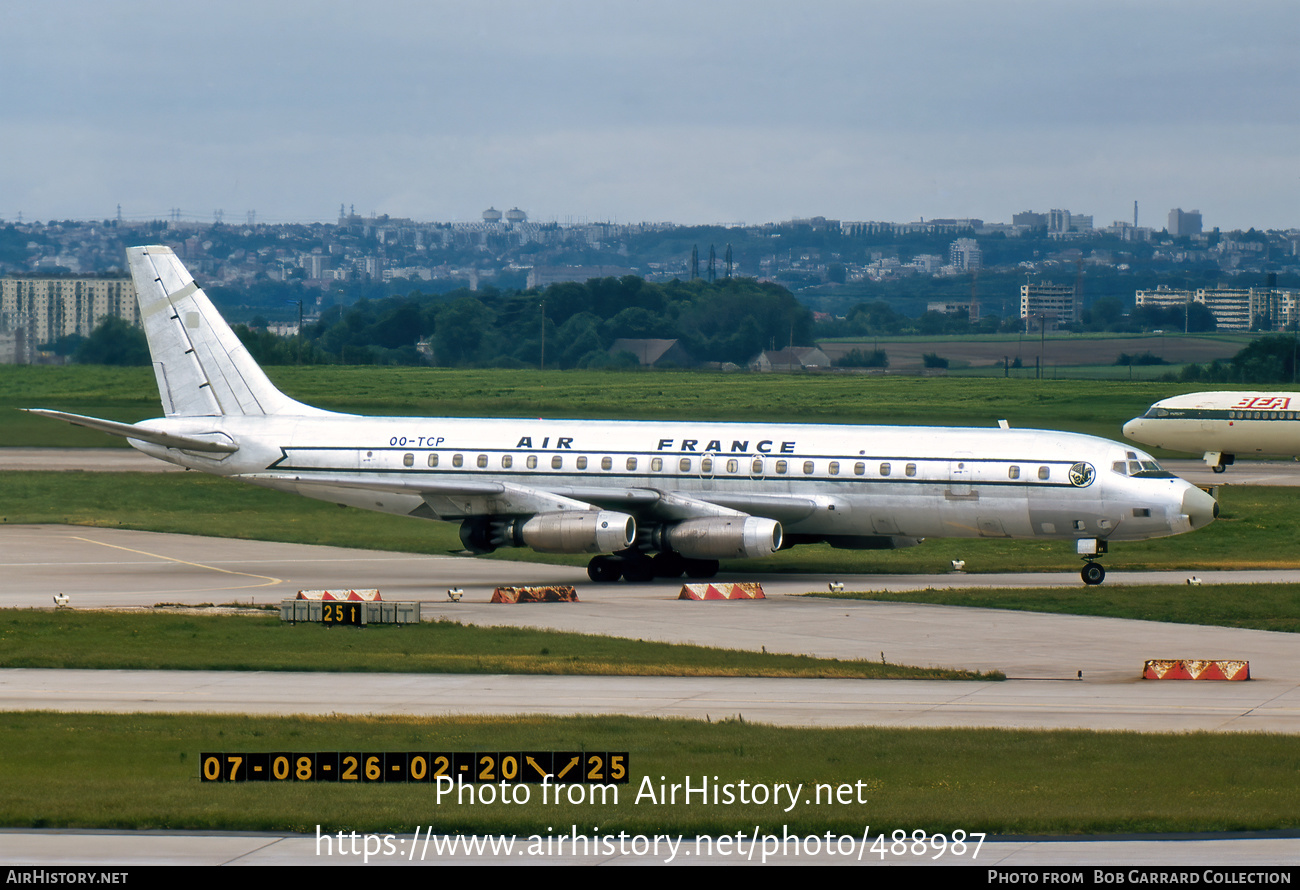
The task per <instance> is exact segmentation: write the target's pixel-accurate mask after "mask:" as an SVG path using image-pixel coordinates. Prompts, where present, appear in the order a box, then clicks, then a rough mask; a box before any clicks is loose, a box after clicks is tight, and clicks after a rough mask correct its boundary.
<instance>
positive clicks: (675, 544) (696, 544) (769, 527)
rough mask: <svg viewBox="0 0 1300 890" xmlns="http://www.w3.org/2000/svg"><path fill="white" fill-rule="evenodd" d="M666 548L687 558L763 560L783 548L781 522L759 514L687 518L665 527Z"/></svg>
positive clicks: (663, 541)
mask: <svg viewBox="0 0 1300 890" xmlns="http://www.w3.org/2000/svg"><path fill="white" fill-rule="evenodd" d="M660 537H661V539H662V541H661V543H662V545H663V549H668V550H673V551H674V552H676V553H680V554H681V555H682V556H685V557H687V558H688V559H760V558H762V557H764V556H771V555H772V554H773V553H775V552H776V551H777V550H779V549H781V523H779V522H777V521H776V520H774V519H763V518H761V517H758V516H737V517H736V518H734V519H732V518H730V517H724V518H717V519H688V520H686V521H685V522H678V523H675V524H674V525H668V526H664V528H663V531H662V534H661V536H660Z"/></svg>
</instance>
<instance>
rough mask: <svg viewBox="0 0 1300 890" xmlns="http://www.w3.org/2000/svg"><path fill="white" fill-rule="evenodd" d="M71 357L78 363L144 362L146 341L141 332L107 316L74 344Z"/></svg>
mask: <svg viewBox="0 0 1300 890" xmlns="http://www.w3.org/2000/svg"><path fill="white" fill-rule="evenodd" d="M72 360H73V362H75V363H76V364H79V365H147V364H149V362H150V358H149V341H148V340H146V339H145V336H144V331H142V330H140V329H139V328H137V327H135V326H134V325H132V324H130V323H129V322H127V321H125V320H123V319H121V318H117V317H116V316H112V315H110V316H108V317H107V318H105V319H104V320H103V321H101V322H100V323H99V326H98V327H96V328H95V330H93V331H91V333H90V336H89V337H87V338H86V340H85V342H84V343H82V344H81V345H80V346H78V347H77V349H76V351H75V352H74V353H73V354H72Z"/></svg>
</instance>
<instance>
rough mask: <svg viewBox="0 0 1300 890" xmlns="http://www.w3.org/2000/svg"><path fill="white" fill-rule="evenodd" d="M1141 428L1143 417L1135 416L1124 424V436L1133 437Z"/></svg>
mask: <svg viewBox="0 0 1300 890" xmlns="http://www.w3.org/2000/svg"><path fill="white" fill-rule="evenodd" d="M1141 429H1142V418H1140V417H1134V418H1133V419H1132V420H1130V421H1129V422H1128V423H1126V424H1124V438H1126V439H1133V438H1134V433H1137V432H1140V431H1141Z"/></svg>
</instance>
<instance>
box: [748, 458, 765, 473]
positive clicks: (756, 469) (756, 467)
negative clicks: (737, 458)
mask: <svg viewBox="0 0 1300 890" xmlns="http://www.w3.org/2000/svg"><path fill="white" fill-rule="evenodd" d="M749 471H750V473H752V474H753V475H755V476H761V475H762V474H763V462H762V461H761V460H755V461H754V462H753V463H752V464H750V465H749Z"/></svg>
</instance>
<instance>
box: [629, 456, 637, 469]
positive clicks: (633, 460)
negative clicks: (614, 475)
mask: <svg viewBox="0 0 1300 890" xmlns="http://www.w3.org/2000/svg"><path fill="white" fill-rule="evenodd" d="M627 469H628V472H632V471H633V470H635V469H636V458H635V457H629V458H628V459H627Z"/></svg>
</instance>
